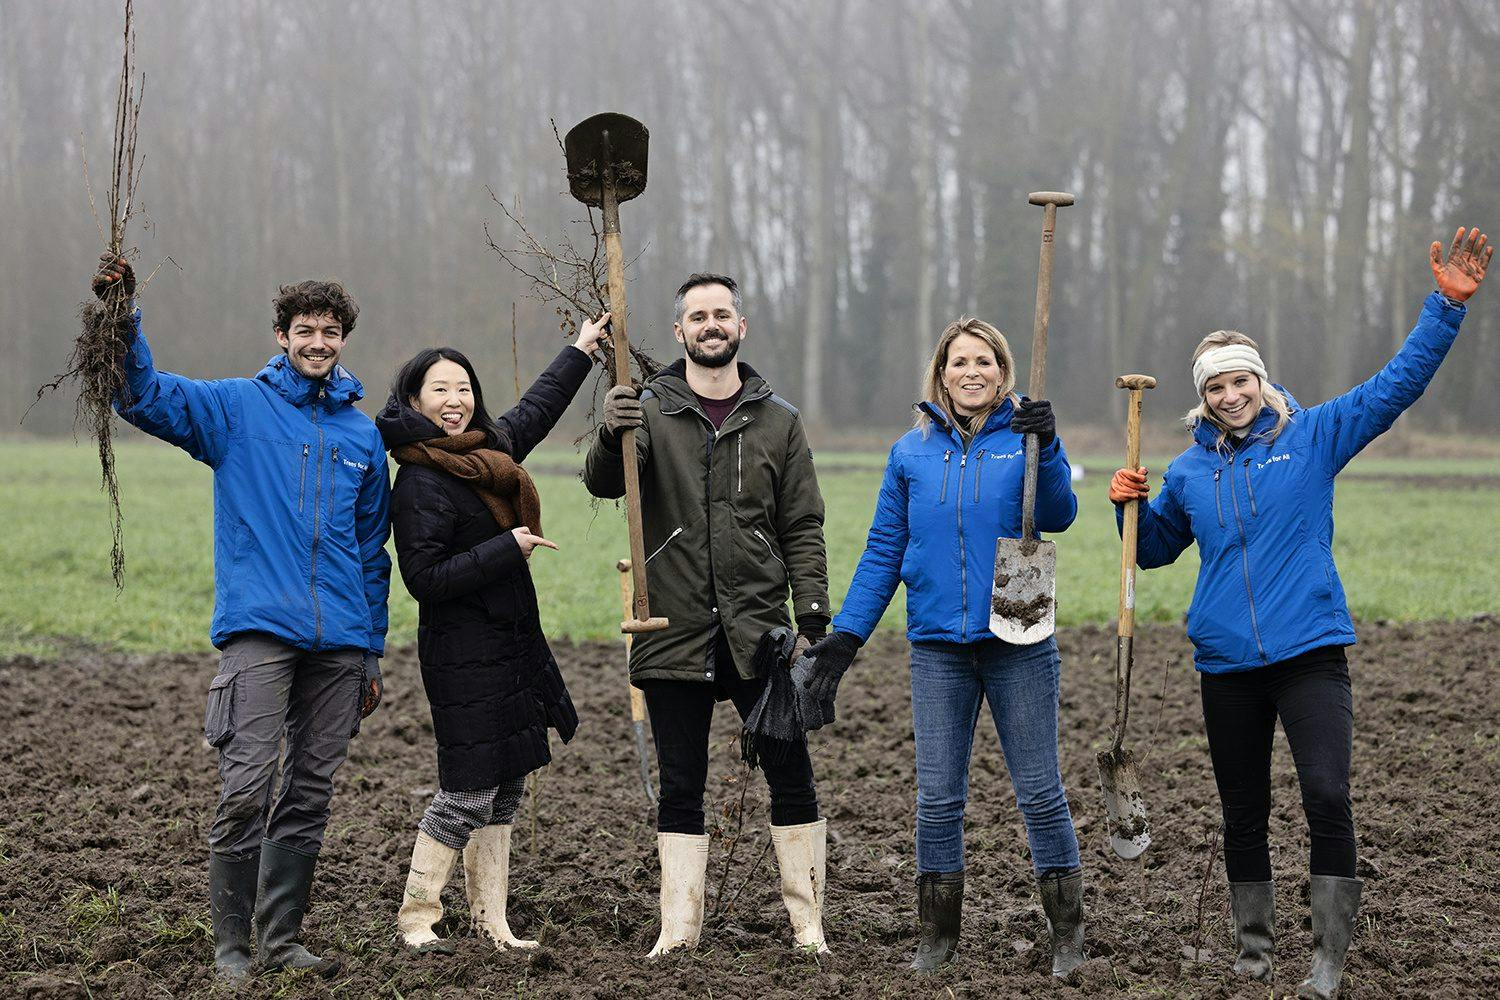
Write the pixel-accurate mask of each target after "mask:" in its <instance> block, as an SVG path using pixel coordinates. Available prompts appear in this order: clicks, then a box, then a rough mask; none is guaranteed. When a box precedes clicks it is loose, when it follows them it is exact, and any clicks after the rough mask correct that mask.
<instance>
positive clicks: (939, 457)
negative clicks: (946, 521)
mask: <svg viewBox="0 0 1500 1000" xmlns="http://www.w3.org/2000/svg"><path fill="white" fill-rule="evenodd" d="M959 461H960V459H959V454H958V452H957V451H956V450H955V449H951V448H945V449H943V450H942V451H933V452H927V453H925V454H920V455H913V456H911V457H910V458H909V459H907V460H906V461H905V463H904V471H905V473H906V491H907V492H906V496H907V506H908V509H909V511H910V512H911V513H912V515H913V516H916V515H917V514H918V513H920V512H925V511H928V510H931V509H932V508H933V507H939V506H943V505H946V504H951V503H957V502H958V487H959V483H958V479H959V475H958V472H959V469H958V466H959Z"/></svg>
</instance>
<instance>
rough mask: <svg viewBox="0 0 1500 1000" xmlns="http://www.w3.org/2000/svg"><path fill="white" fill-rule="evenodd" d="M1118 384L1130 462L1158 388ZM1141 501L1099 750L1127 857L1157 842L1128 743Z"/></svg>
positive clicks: (1126, 522) (1131, 379)
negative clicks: (1110, 714) (1104, 744)
mask: <svg viewBox="0 0 1500 1000" xmlns="http://www.w3.org/2000/svg"><path fill="white" fill-rule="evenodd" d="M1115 388H1117V389H1129V390H1130V405H1129V407H1128V409H1127V410H1126V419H1125V467H1126V468H1127V469H1137V468H1139V467H1140V464H1141V393H1142V391H1143V390H1146V389H1154V388H1156V379H1154V378H1152V377H1151V376H1150V375H1121V376H1120V377H1119V378H1117V379H1115ZM1139 512H1140V501H1139V500H1131V501H1128V502H1127V503H1126V504H1125V506H1124V507H1123V509H1122V510H1121V525H1120V541H1121V543H1122V544H1121V549H1120V624H1119V628H1118V635H1117V636H1116V638H1115V732H1114V742H1113V743H1112V744H1110V747H1109V749H1108V750H1101V751H1099V788H1100V789H1101V790H1102V791H1103V792H1104V809H1105V811H1106V812H1107V813H1108V814H1109V846H1110V847H1111V848H1112V849H1113V850H1114V852H1115V853H1116V854H1118V855H1119V856H1120V857H1122V858H1124V859H1125V860H1126V861H1132V860H1134V859H1135V858H1138V857H1140V856H1141V853H1142V852H1143V851H1145V849H1146V848H1148V847H1150V846H1151V824H1150V823H1149V822H1148V821H1147V820H1146V800H1145V799H1144V798H1142V796H1141V779H1140V775H1138V774H1137V773H1136V767H1135V755H1134V754H1132V753H1131V752H1130V750H1129V749H1127V748H1126V747H1125V724H1126V723H1127V722H1129V721H1130V674H1131V670H1132V669H1133V668H1134V666H1135V543H1136V527H1137V524H1138V521H1137V515H1138V514H1139Z"/></svg>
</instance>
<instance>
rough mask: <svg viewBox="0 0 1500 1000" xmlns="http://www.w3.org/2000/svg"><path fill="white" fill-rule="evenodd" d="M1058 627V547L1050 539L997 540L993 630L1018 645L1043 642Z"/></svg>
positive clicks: (991, 599) (991, 606)
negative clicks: (1046, 540) (1044, 540)
mask: <svg viewBox="0 0 1500 1000" xmlns="http://www.w3.org/2000/svg"><path fill="white" fill-rule="evenodd" d="M1056 628H1057V547H1056V546H1055V545H1053V544H1052V543H1051V542H1043V541H1035V540H1033V541H1030V542H1028V541H1026V540H1025V539H1021V538H1000V539H996V541H995V587H994V592H993V593H992V594H991V595H990V631H991V632H993V633H995V635H997V636H999V637H1000V638H1002V639H1004V640H1005V641H1006V642H1009V643H1013V644H1014V645H1017V646H1030V645H1033V644H1034V643H1038V642H1041V641H1042V640H1043V639H1045V638H1047V637H1048V636H1049V635H1051V634H1052V633H1053V631H1055V630H1056Z"/></svg>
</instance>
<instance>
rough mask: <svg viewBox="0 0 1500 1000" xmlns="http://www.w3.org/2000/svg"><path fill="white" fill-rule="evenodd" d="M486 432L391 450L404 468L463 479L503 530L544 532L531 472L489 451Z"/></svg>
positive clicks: (418, 443) (540, 507) (475, 432)
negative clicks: (419, 467) (521, 528)
mask: <svg viewBox="0 0 1500 1000" xmlns="http://www.w3.org/2000/svg"><path fill="white" fill-rule="evenodd" d="M485 441H486V438H485V434H484V432H483V431H465V432H464V433H462V434H455V435H454V436H452V437H435V438H429V439H428V440H426V441H415V442H412V443H411V444H403V445H400V446H399V447H397V448H394V449H393V450H392V451H391V455H392V457H394V458H395V459H396V461H398V462H400V463H401V464H402V465H423V466H426V467H427V468H429V469H438V470H440V471H442V472H446V473H448V474H449V475H451V476H456V477H457V478H459V479H462V480H463V481H464V483H465V484H466V485H467V486H468V487H469V488H470V489H471V490H473V491H474V492H475V494H476V495H478V497H479V499H480V500H483V501H484V505H485V506H486V507H488V508H489V511H490V514H492V515H493V516H494V518H495V523H496V524H498V525H500V528H501V530H502V531H510V530H511V529H512V528H515V527H517V526H518V525H522V524H524V525H526V527H528V528H530V529H531V533H532V534H533V535H540V534H541V533H542V498H541V497H539V496H538V495H537V492H536V483H534V482H532V481H531V473H529V472H527V471H526V470H525V469H523V468H521V467H520V466H519V465H517V464H516V461H515V459H513V458H511V457H510V456H509V455H507V454H506V453H505V452H503V451H496V450H494V449H493V448H486V447H484V445H485Z"/></svg>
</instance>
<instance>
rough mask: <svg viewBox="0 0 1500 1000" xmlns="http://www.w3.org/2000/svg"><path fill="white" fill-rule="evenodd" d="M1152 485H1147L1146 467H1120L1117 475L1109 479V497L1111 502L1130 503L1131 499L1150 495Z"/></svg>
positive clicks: (1144, 497) (1141, 498)
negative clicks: (1132, 468) (1133, 468)
mask: <svg viewBox="0 0 1500 1000" xmlns="http://www.w3.org/2000/svg"><path fill="white" fill-rule="evenodd" d="M1150 492H1151V490H1150V487H1148V486H1147V485H1146V470H1145V469H1143V468H1142V469H1135V470H1131V469H1120V470H1119V471H1117V472H1116V473H1115V477H1114V478H1113V479H1111V480H1110V481H1109V499H1110V502H1111V503H1129V502H1130V501H1131V500H1144V499H1146V497H1147V496H1149V495H1150Z"/></svg>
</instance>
